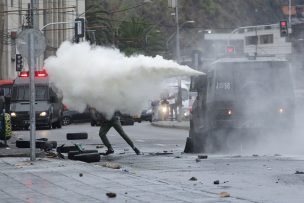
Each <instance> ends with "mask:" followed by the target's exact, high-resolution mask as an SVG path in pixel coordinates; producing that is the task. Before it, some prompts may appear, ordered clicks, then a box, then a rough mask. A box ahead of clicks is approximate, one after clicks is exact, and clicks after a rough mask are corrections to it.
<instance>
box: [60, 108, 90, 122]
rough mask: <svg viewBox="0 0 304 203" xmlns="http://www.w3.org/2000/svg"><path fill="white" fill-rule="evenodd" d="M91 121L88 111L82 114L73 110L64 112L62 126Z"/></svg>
mask: <svg viewBox="0 0 304 203" xmlns="http://www.w3.org/2000/svg"><path fill="white" fill-rule="evenodd" d="M90 121H91V116H90V112H89V110H88V109H86V110H85V111H84V112H82V113H80V112H78V111H71V110H66V111H64V112H63V118H62V125H70V124H71V123H85V122H90Z"/></svg>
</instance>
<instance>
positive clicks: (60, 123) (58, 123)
mask: <svg viewBox="0 0 304 203" xmlns="http://www.w3.org/2000/svg"><path fill="white" fill-rule="evenodd" d="M61 127H62V121H61V118H60V119H59V120H58V121H57V128H59V129H60V128H61Z"/></svg>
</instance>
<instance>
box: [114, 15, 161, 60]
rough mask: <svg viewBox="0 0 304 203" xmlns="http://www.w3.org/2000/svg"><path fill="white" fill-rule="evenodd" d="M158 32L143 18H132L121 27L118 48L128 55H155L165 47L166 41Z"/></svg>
mask: <svg viewBox="0 0 304 203" xmlns="http://www.w3.org/2000/svg"><path fill="white" fill-rule="evenodd" d="M157 31H159V30H157V29H156V26H155V25H151V24H148V23H147V22H146V21H145V20H143V19H142V18H135V17H131V19H130V21H124V22H122V23H121V24H120V26H119V30H118V32H119V34H118V38H119V43H118V47H119V49H120V50H122V51H123V52H125V53H126V54H127V55H132V54H135V53H137V54H139V53H142V54H146V55H155V52H158V51H159V50H163V47H164V46H163V42H164V40H162V39H161V36H160V34H159V32H157Z"/></svg>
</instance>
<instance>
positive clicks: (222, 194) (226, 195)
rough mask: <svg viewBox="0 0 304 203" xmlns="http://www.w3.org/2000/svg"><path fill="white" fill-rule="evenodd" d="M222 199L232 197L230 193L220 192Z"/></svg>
mask: <svg viewBox="0 0 304 203" xmlns="http://www.w3.org/2000/svg"><path fill="white" fill-rule="evenodd" d="M219 195H220V197H230V194H229V193H228V192H220V194H219Z"/></svg>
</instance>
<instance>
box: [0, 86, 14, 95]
mask: <svg viewBox="0 0 304 203" xmlns="http://www.w3.org/2000/svg"><path fill="white" fill-rule="evenodd" d="M0 88H2V89H3V94H4V96H8V95H10V94H11V89H12V85H2V86H1V87H0Z"/></svg>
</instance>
